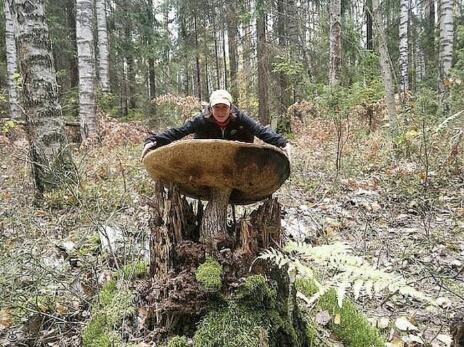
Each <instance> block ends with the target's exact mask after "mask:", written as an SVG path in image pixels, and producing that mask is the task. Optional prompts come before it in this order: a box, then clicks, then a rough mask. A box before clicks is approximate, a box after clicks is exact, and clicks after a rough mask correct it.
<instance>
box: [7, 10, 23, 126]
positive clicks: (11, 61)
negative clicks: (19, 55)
mask: <svg viewBox="0 0 464 347" xmlns="http://www.w3.org/2000/svg"><path fill="white" fill-rule="evenodd" d="M4 13H5V45H6V47H5V50H6V72H7V80H8V102H9V105H10V118H11V119H20V118H21V108H20V107H19V104H18V88H17V83H16V80H17V78H18V77H19V74H18V65H17V59H16V41H15V33H14V26H13V25H14V24H13V18H12V17H11V12H10V5H9V4H8V1H5V3H4Z"/></svg>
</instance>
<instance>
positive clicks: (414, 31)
mask: <svg viewBox="0 0 464 347" xmlns="http://www.w3.org/2000/svg"><path fill="white" fill-rule="evenodd" d="M2 5H3V8H4V12H3V16H2V17H1V22H2V25H1V26H0V30H1V33H0V36H1V37H2V38H4V41H3V44H2V45H1V47H0V49H1V51H2V54H1V57H0V59H1V65H0V68H1V71H0V78H1V80H0V87H1V88H2V90H3V91H4V93H3V97H2V99H1V100H0V101H1V102H0V112H1V113H2V117H3V120H2V142H1V146H2V147H1V150H2V158H4V159H2V160H3V162H2V170H3V171H4V173H3V174H2V178H1V181H0V183H1V185H2V195H1V197H0V198H1V200H0V201H1V208H2V210H1V213H2V214H1V218H2V219H1V224H0V225H1V232H2V243H1V247H2V254H4V257H3V258H2V266H3V267H4V269H5V271H4V273H5V275H4V278H3V279H2V281H1V282H0V284H1V285H2V286H3V288H2V291H1V292H2V296H3V297H2V301H1V302H2V304H1V305H2V306H1V307H0V309H1V312H2V319H1V321H0V324H2V325H1V326H0V329H1V330H0V333H1V334H2V338H4V339H6V338H7V336H10V335H9V334H10V332H11V331H14V332H15V333H14V334H13V335H15V336H16V335H18V336H21V334H22V337H21V338H24V339H26V340H28V341H34V342H30V343H32V345H34V344H33V343H37V345H40V343H48V342H44V341H48V340H47V339H49V340H50V341H53V343H55V342H54V341H55V340H54V338H55V339H56V340H58V337H62V336H63V335H66V334H65V333H64V332H63V331H64V330H66V331H73V332H75V331H77V330H79V329H80V327H81V325H80V323H81V322H85V320H86V319H87V318H88V316H86V313H85V312H86V309H81V308H79V309H76V300H77V299H78V300H77V301H79V304H78V305H77V307H81V306H79V305H82V301H84V302H86V303H87V304H88V303H89V302H91V298H92V295H96V294H95V293H96V290H97V288H99V287H100V286H101V285H102V283H101V282H102V281H103V280H101V278H100V279H99V278H98V277H99V276H100V275H98V274H102V273H105V271H106V270H107V269H114V264H112V265H111V264H109V263H111V262H108V261H107V260H102V259H101V258H99V257H97V256H96V258H92V259H91V260H90V257H93V256H94V255H93V254H89V251H88V250H89V247H88V244H87V243H88V240H89V239H90V240H91V238H92V235H93V236H95V229H98V228H99V227H101V226H106V225H107V224H111V223H113V224H119V226H120V227H121V225H123V227H121V229H122V230H124V231H125V232H128V233H129V234H131V233H135V234H136V235H138V236H137V237H134V235H132V237H133V239H134V240H136V241H137V243H138V242H142V243H143V240H145V237H146V235H144V236H140V235H141V234H144V232H142V231H143V230H144V228H146V227H147V222H146V220H145V218H147V216H146V215H147V214H148V213H147V211H146V205H145V200H144V199H146V197H147V196H149V195H150V185H149V183H148V182H146V181H147V177H146V176H144V175H143V173H141V172H140V171H141V170H139V169H140V168H139V169H137V168H136V164H135V163H136V162H137V160H138V158H137V155H138V151H139V150H140V149H141V148H140V145H139V144H140V143H141V142H142V141H143V139H144V137H145V136H146V135H147V134H148V132H149V131H156V130H160V129H163V128H166V127H168V126H173V125H178V124H180V123H182V122H183V121H184V120H185V119H187V118H189V117H191V116H193V115H195V114H197V113H198V112H199V111H200V110H201V108H202V103H204V102H207V101H208V96H209V94H210V93H211V91H213V90H214V89H218V88H225V89H228V90H229V91H230V92H231V93H232V95H233V96H234V99H235V102H236V103H237V104H238V105H239V106H240V107H241V108H242V109H243V110H244V111H245V112H247V113H249V114H250V115H252V116H254V117H255V118H256V120H258V121H260V122H261V123H262V124H265V125H270V126H272V127H274V128H275V129H277V131H279V132H281V133H283V134H285V135H286V136H287V137H288V138H289V139H290V140H291V141H292V143H293V144H294V145H295V151H294V152H295V153H294V158H293V174H292V178H291V179H290V180H289V182H288V186H287V187H284V188H283V189H282V191H281V192H280V193H279V194H280V195H279V198H280V199H281V200H282V202H283V203H284V206H285V207H286V208H287V210H288V211H292V212H291V213H290V215H291V216H292V217H298V218H301V219H302V220H303V221H304V222H305V223H307V224H308V225H309V226H308V225H306V226H305V227H304V228H303V229H304V230H305V232H307V233H309V234H310V235H311V237H315V238H316V239H318V240H319V241H318V242H323V243H325V242H328V243H330V242H331V241H332V240H333V238H340V239H343V240H345V241H349V242H350V243H352V245H353V247H354V248H355V249H356V250H357V251H358V252H360V253H361V254H364V255H367V256H368V257H370V258H372V259H377V262H378V263H379V264H380V265H384V266H386V267H389V268H391V269H394V270H401V272H405V273H408V274H412V275H418V274H423V273H424V271H425V272H426V273H428V275H424V276H423V277H421V279H420V280H417V279H416V280H415V283H417V286H418V287H419V288H420V289H421V290H424V291H426V292H429V294H430V295H433V296H439V293H442V292H446V293H447V294H448V296H450V297H452V299H447V300H446V301H445V302H446V304H445V305H447V309H449V311H446V312H444V313H442V314H441V315H437V316H439V317H440V318H439V321H438V322H434V323H433V326H432V327H431V325H430V321H429V320H430V319H432V318H431V316H430V315H427V314H426V313H423V312H422V311H420V312H421V314H423V315H424V316H421V315H419V316H421V317H422V319H423V323H424V329H423V330H421V334H419V335H420V336H422V338H423V339H424V340H425V342H424V343H429V344H431V343H439V342H438V341H437V336H438V335H439V334H440V333H442V332H443V329H444V327H447V326H449V321H450V319H452V318H453V317H454V314H453V310H455V312H459V310H460V309H462V298H463V295H464V294H463V293H462V288H461V289H459V288H460V286H459V285H458V284H459V283H460V282H462V275H463V274H462V273H463V265H462V261H463V259H462V258H463V255H464V243H463V240H462V239H463V237H462V234H463V215H464V207H463V206H464V202H463V190H464V188H463V176H464V174H463V165H464V163H463V156H462V150H463V141H464V140H463V137H464V129H463V110H464V108H463V100H464V98H463V93H464V90H463V88H464V86H463V85H462V78H463V74H464V69H463V67H462V65H463V62H464V56H463V52H464V51H463V49H464V36H463V33H464V31H463V11H462V10H463V3H462V1H453V0H440V1H432V0H423V1H413V0H401V1H375V0H373V1H369V0H368V1H341V0H340V1H291V0H277V1H270V2H269V1H261V0H257V1H239V0H237V1H193V0H190V1H164V2H157V3H154V2H153V1H150V0H147V1H136V0H131V1H105V0H96V1H95V2H92V1H84V0H77V1H68V0H67V1H53V0H50V1H47V2H43V1H35V2H34V3H32V2H28V1H21V0H16V1H7V2H2ZM37 47H39V48H40V49H37ZM50 71H51V72H52V73H49V72H50ZM43 81H46V84H42V82H43ZM37 91H38V93H37ZM43 91H46V92H45V93H44V92H43ZM34 92H36V94H34ZM37 105H39V106H40V107H37ZM44 106H47V107H49V112H44V109H45V108H46V107H44ZM50 110H51V111H50ZM45 111H46V110H45ZM24 130H25V132H23V131H24ZM54 131H56V133H57V134H58V136H48V137H47V136H45V137H44V136H43V135H48V134H50V133H52V132H54ZM65 131H67V132H68V134H67V136H61V135H60V134H63V133H64V132H65ZM71 134H72V135H73V137H71V136H70V135H71ZM44 138H45V140H44ZM26 139H27V141H26ZM50 139H52V140H50ZM57 139H58V140H57ZM73 142H76V143H80V144H81V145H80V146H79V147H76V148H74V147H73V146H69V144H70V143H73ZM98 144H99V145H98ZM47 148H48V149H50V148H51V149H56V148H58V149H59V151H58V152H57V151H54V150H47ZM68 150H69V153H68ZM56 153H60V155H58V156H56ZM103 153H108V154H107V155H103ZM63 154H66V155H63ZM56 157H58V159H57V158H56ZM27 158H29V159H27ZM31 158H32V160H30V159H31ZM104 158H105V159H104ZM60 160H63V165H61V164H60V165H55V164H56V162H57V161H58V162H59V161H60ZM25 163H28V164H30V165H26V164H25ZM70 163H71V164H72V165H69V164H70ZM29 167H32V171H30V170H29ZM60 167H61V168H62V167H64V168H65V170H64V171H60V170H58V169H57V168H60ZM70 167H72V168H73V169H72V170H70V169H69V168H70ZM44 168H45V169H44ZM63 172H65V173H67V174H66V175H63ZM69 172H71V174H69ZM49 174H51V175H52V177H53V179H52V180H49V177H50V176H48V175H49ZM31 177H32V178H33V180H31ZM118 177H119V178H118ZM121 177H122V179H121ZM121 180H122V182H121ZM115 182H118V184H117V185H116V186H115ZM57 186H60V187H58V188H59V189H56V188H57ZM121 189H122V190H121ZM31 197H34V198H33V199H32V198H31ZM346 204H348V205H350V206H351V207H353V208H355V209H356V211H357V212H356V213H354V212H353V211H350V210H349V209H348V208H347V207H346ZM143 206H145V209H144V208H143ZM308 211H310V212H308ZM347 211H348V212H347ZM116 215H117V216H118V217H119V218H118V221H117V222H116V220H115V216H116ZM304 216H306V217H304ZM308 216H309V217H308ZM315 216H316V217H315ZM123 219H124V220H125V222H122V220H123ZM110 222H111V223H110ZM355 230H356V232H355ZM360 230H362V231H360ZM382 231H383V232H384V233H382ZM299 232H302V231H301V230H300V231H299ZM31 235H33V237H31ZM96 235H97V236H98V233H97V234H96ZM392 235H394V236H393V238H392ZM405 235H407V236H408V235H414V236H411V237H410V238H412V240H413V241H417V242H413V244H410V243H407V245H406V244H404V243H402V244H401V245H400V244H398V243H397V242H394V241H392V240H395V239H396V238H398V237H399V238H401V239H402V238H403V236H405ZM408 237H409V236H408ZM379 240H380V243H382V242H383V243H385V242H386V243H388V244H389V245H390V247H391V248H392V249H391V250H390V252H386V253H383V250H384V249H383V248H379ZM68 242H71V243H72V249H73V252H77V251H76V249H79V250H81V251H82V249H83V248H84V249H85V251H82V252H81V253H79V257H80V261H81V262H82V263H84V264H85V266H82V267H81V268H80V270H79V273H78V274H77V275H75V276H72V278H64V277H66V276H64V277H63V278H61V279H60V276H61V275H60V276H56V274H57V273H56V268H57V267H60V266H61V267H63V268H64V267H65V265H63V263H59V264H58V265H57V263H56V261H57V260H56V259H55V258H57V256H56V255H55V254H53V252H52V251H50V250H48V249H47V248H46V247H45V246H44V245H45V244H47V243H50V244H58V245H59V246H60V247H61V246H63V244H66V245H69V243H68ZM134 242H135V241H134ZM18 244H25V245H28V246H27V247H26V248H27V249H26V250H25V249H24V247H21V248H19V247H18ZM83 245H87V246H86V247H87V248H85V247H83ZM127 245H129V246H131V247H132V246H133V247H134V248H137V247H136V246H135V245H133V244H132V243H131V242H129V243H128V244H127ZM65 251H66V252H69V250H65ZM376 252H377V253H376ZM90 253H91V252H90ZM126 253H127V252H126ZM142 253H143V252H142ZM127 254H130V256H129V255H127V259H125V260H124V261H125V262H126V261H127V262H129V261H133V260H134V259H139V258H141V259H143V254H140V252H138V253H137V252H135V251H134V254H131V253H130V252H128V253H127ZM86 257H89V258H86ZM425 257H431V258H427V259H425ZM50 259H54V260H53V261H51V260H50ZM73 259H74V258H73ZM437 259H439V261H438V260H437ZM96 260H98V261H102V263H101V264H99V265H101V266H102V267H101V268H98V269H97V266H96V265H95V264H94V262H95V261H96ZM50 261H51V262H52V263H50ZM411 263H413V264H414V265H415V266H408V264H411ZM13 264H16V265H13ZM18 264H20V265H18ZM103 265H104V266H103ZM121 265H122V263H121ZM118 266H119V264H118ZM418 268H419V269H418ZM89 269H91V271H90V270H89ZM411 269H413V270H411ZM89 273H92V276H90V275H89ZM86 276H87V279H86V280H84V278H85V277H86ZM50 277H53V278H54V280H53V281H51V282H53V285H55V286H58V287H60V286H61V287H62V286H65V287H66V288H67V289H70V288H71V287H67V286H70V283H74V285H76V283H77V286H78V287H79V288H78V290H76V289H75V288H74V287H73V288H74V289H72V290H68V291H69V293H68V294H69V295H71V296H72V299H70V300H63V301H62V302H61V303H57V302H54V303H53V305H51V304H50V303H49V302H48V301H47V300H49V299H50V298H49V296H48V294H49V293H50V292H51V291H53V290H52V289H51V288H50V283H49V282H50ZM76 281H77V282H76ZM57 283H58V284H57ZM65 283H66V285H65ZM86 286H87V287H89V288H90V289H89V288H87V287H86ZM86 290H88V292H86ZM43 297H46V300H45V302H46V303H44V302H42V298H43ZM30 298H33V299H34V300H29V299H30ZM39 299H40V300H39ZM67 299H69V297H67ZM448 300H449V301H448ZM408 304H410V303H408ZM51 306H53V307H51ZM84 306H85V305H84ZM373 306H374V307H376V306H375V305H373ZM412 306H413V305H412ZM450 307H451V308H450ZM16 308H20V309H21V310H20V312H21V313H18V312H19V311H17V310H15V309H16ZM71 308H72V309H71ZM377 309H378V307H377ZM399 311H403V310H402V309H400V310H399ZM76 312H77V313H76ZM371 312H381V313H379V315H380V316H384V315H386V313H385V312H384V309H383V308H382V309H378V311H375V310H374V309H372V311H371ZM394 312H395V315H399V314H398V309H397V308H395V309H394ZM26 313H27V314H28V315H30V317H29V316H28V317H29V318H28V321H32V322H34V320H32V319H30V318H31V317H37V316H38V317H40V319H39V322H40V324H39V331H40V332H38V331H37V327H36V326H32V327H31V326H30V324H29V325H26V328H24V327H21V328H19V327H20V326H21V325H22V323H21V319H20V318H21V316H24V315H26ZM403 313H404V314H405V315H407V316H408V317H409V318H411V317H412V316H415V315H414V313H411V312H409V311H407V310H405V312H403ZM74 314H76V315H78V316H79V319H77V321H79V324H74V323H73V324H70V325H69V326H68V325H67V324H66V322H68V321H73V320H76V319H74V318H73V315H74ZM139 314H141V313H140V312H139ZM434 314H435V315H436V313H434ZM424 317H425V318H424ZM18 319H19V320H18ZM23 323H24V322H23ZM54 324H56V325H57V326H60V328H59V329H56V327H55V325H54ZM82 324H83V323H82ZM63 327H66V329H64V328H63ZM13 328H14V329H13ZM62 329H64V330H62ZM57 331H58V332H57ZM16 332H19V333H18V334H16ZM13 335H12V336H13ZM66 336H67V335H66ZM71 336H75V335H72V334H70V335H69V336H68V338H69V339H70V340H72V339H73V337H71ZM139 338H140V337H139ZM44 339H45V340H44ZM70 340H68V343H69V341H70ZM5 341H6V340H5ZM79 341H80V340H79ZM2 343H4V344H6V342H3V341H2ZM50 343H51V342H50ZM56 343H59V342H56ZM75 343H77V342H75ZM354 345H356V344H354Z"/></svg>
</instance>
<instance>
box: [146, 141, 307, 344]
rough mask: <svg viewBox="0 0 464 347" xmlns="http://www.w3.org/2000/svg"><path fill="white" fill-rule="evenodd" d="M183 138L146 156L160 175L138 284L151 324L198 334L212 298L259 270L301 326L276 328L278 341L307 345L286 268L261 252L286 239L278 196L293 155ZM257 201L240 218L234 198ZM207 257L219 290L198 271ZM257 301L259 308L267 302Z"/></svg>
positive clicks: (287, 317) (286, 317)
mask: <svg viewBox="0 0 464 347" xmlns="http://www.w3.org/2000/svg"><path fill="white" fill-rule="evenodd" d="M182 142H183V143H182V144H177V145H173V144H172V145H168V146H164V147H161V148H160V149H157V150H155V151H154V152H156V153H151V154H149V156H150V155H151V157H148V159H147V158H146V159H145V160H144V164H145V166H146V168H147V170H148V172H149V173H150V175H151V176H152V178H153V180H154V181H155V186H154V191H155V193H154V196H153V198H152V199H151V200H150V202H149V205H150V206H151V211H152V218H151V221H150V227H151V238H150V274H151V280H150V281H148V282H147V283H145V284H144V285H143V286H141V287H140V288H139V298H140V300H141V302H140V303H141V304H142V306H145V308H146V309H147V312H148V315H147V319H148V321H149V323H148V324H147V327H148V328H149V329H151V330H153V331H155V333H156V336H158V337H162V336H165V337H166V336H169V335H186V336H192V335H193V334H194V333H195V330H196V328H197V325H198V322H199V321H200V319H201V317H203V316H204V315H205V314H206V313H207V310H208V309H210V308H211V304H213V306H214V305H218V304H220V305H223V304H224V300H227V299H225V298H227V297H229V296H230V295H231V294H232V295H233V293H234V292H235V291H236V290H237V288H238V287H239V286H240V285H241V284H242V283H243V282H244V280H245V279H246V278H247V277H248V276H250V275H256V274H259V275H263V278H267V279H268V281H270V282H272V286H273V287H272V288H274V289H275V290H276V304H275V307H277V308H274V309H273V310H274V311H273V312H274V313H275V312H277V313H276V314H277V315H278V316H279V317H280V318H278V319H277V321H279V322H288V324H287V327H288V326H289V325H290V326H293V327H296V328H294V330H292V329H293V328H292V329H290V330H291V331H290V330H286V329H284V328H278V329H276V331H274V332H273V334H274V335H273V336H272V339H273V340H274V341H277V342H276V343H278V344H277V345H278V346H283V347H286V346H288V347H290V346H292V347H293V346H306V345H307V344H305V343H304V342H302V343H300V342H298V343H296V342H295V341H305V339H304V338H299V337H295V336H300V335H304V333H303V330H304V328H303V325H304V324H302V320H301V317H300V315H299V310H298V307H297V305H296V294H295V289H294V287H293V284H291V283H290V279H289V277H288V275H287V273H286V272H285V271H282V270H278V269H276V268H273V267H271V266H270V265H269V264H267V263H266V262H264V261H259V262H256V257H257V256H258V255H259V253H260V251H262V250H264V249H266V248H267V247H269V246H273V247H277V248H279V247H280V246H281V245H282V234H281V206H280V204H279V203H278V201H277V199H275V198H272V194H273V193H274V192H275V191H276V190H277V189H278V188H279V187H280V186H281V184H282V183H283V182H284V181H285V180H286V179H287V178H288V175H289V173H290V171H289V162H288V159H287V158H286V157H285V155H284V154H283V153H282V152H281V151H279V150H278V149H275V148H271V147H264V146H256V145H253V144H244V143H233V142H230V141H212V140H201V141H198V140H192V141H182ZM179 146H180V147H181V149H182V151H179V150H180V148H179ZM166 147H167V148H166ZM205 150H207V153H205ZM179 153H182V154H179ZM199 154H201V155H199ZM205 158H206V159H205ZM186 196H189V197H190V198H187V197H186ZM192 197H193V199H192ZM205 200H206V201H207V202H206V207H204V205H203V202H202V201H205ZM254 202H260V204H259V206H257V208H256V209H255V210H254V211H252V212H251V213H250V214H249V215H248V216H245V215H244V216H242V217H241V218H238V219H237V218H236V216H235V208H234V205H235V204H250V203H254ZM230 212H232V213H230ZM207 258H213V259H215V260H216V261H217V262H218V263H219V264H220V266H221V268H222V278H221V283H222V287H221V289H220V294H217V295H216V294H215V295H211V294H210V293H208V291H205V290H204V288H202V286H201V284H200V283H198V281H197V280H196V277H195V274H196V270H197V269H198V267H199V266H200V265H202V264H204V263H205V261H206V260H207ZM255 301H256V303H255ZM252 302H253V303H252V304H251V306H252V305H253V304H256V305H257V307H258V306H259V307H261V309H262V307H267V306H266V305H267V304H268V302H259V300H252ZM274 313H273V314H274ZM295 339H297V340H295ZM263 343H264V342H263ZM261 345H262V346H267V344H261ZM277 345H275V346H277Z"/></svg>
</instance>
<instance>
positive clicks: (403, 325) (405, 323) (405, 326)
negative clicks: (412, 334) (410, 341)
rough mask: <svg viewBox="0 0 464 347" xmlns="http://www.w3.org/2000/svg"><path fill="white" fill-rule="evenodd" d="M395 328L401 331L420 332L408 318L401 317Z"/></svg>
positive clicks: (397, 320)
mask: <svg viewBox="0 0 464 347" xmlns="http://www.w3.org/2000/svg"><path fill="white" fill-rule="evenodd" d="M395 326H396V327H397V328H398V329H399V330H401V331H413V330H418V329H417V327H416V326H415V325H413V324H411V322H410V321H409V320H408V319H407V318H406V317H399V318H397V319H396V321H395Z"/></svg>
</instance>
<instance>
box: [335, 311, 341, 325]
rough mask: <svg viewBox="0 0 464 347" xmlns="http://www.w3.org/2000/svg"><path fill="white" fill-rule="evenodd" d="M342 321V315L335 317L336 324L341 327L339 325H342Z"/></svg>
mask: <svg viewBox="0 0 464 347" xmlns="http://www.w3.org/2000/svg"><path fill="white" fill-rule="evenodd" d="M340 321H341V315H340V313H337V314H336V315H335V318H334V324H337V325H339V324H340Z"/></svg>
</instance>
